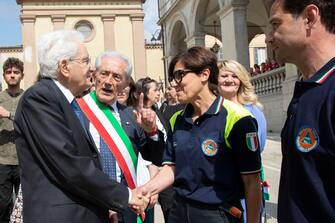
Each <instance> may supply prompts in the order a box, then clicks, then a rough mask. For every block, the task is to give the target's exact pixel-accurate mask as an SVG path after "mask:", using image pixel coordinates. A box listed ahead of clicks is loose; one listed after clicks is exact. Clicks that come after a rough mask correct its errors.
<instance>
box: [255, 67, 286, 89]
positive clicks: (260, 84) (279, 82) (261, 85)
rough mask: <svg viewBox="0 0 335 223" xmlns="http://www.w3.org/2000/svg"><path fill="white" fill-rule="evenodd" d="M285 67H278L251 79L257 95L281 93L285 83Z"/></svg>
mask: <svg viewBox="0 0 335 223" xmlns="http://www.w3.org/2000/svg"><path fill="white" fill-rule="evenodd" d="M285 77H286V73H285V67H279V68H277V69H274V70H271V71H269V72H266V73H262V74H258V75H257V76H254V77H252V78H251V83H252V85H253V86H254V88H255V92H256V94H257V95H267V94H273V93H277V92H281V90H282V87H283V81H285Z"/></svg>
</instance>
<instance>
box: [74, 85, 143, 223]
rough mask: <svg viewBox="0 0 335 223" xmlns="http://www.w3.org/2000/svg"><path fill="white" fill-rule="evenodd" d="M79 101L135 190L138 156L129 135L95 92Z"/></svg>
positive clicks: (130, 186) (131, 187)
mask: <svg viewBox="0 0 335 223" xmlns="http://www.w3.org/2000/svg"><path fill="white" fill-rule="evenodd" d="M77 101H78V104H79V106H80V108H81V110H82V111H83V112H84V113H85V115H86V117H87V118H88V119H89V120H90V122H91V123H92V124H93V125H94V127H95V128H96V129H97V131H98V132H99V134H100V136H101V137H102V138H103V140H104V141H105V143H106V144H107V145H108V147H109V149H110V150H111V152H112V153H113V155H114V157H115V159H116V161H117V163H118V165H119V167H120V169H121V170H122V172H123V174H124V177H125V179H126V181H127V184H128V187H129V188H130V189H134V188H135V187H136V168H137V155H136V154H135V152H134V149H133V146H132V144H131V142H130V140H129V138H128V136H127V134H126V133H125V131H124V130H123V128H122V127H121V125H120V124H119V122H118V121H117V120H116V118H115V117H114V115H113V114H112V112H111V110H110V108H109V107H108V106H107V105H106V104H104V103H101V102H100V101H99V100H98V99H97V96H96V92H95V91H93V92H91V93H90V94H87V95H86V96H84V97H83V98H80V99H77ZM142 219H143V216H142ZM142 219H139V218H138V219H137V221H138V222H139V221H140V222H142V221H141V220H142Z"/></svg>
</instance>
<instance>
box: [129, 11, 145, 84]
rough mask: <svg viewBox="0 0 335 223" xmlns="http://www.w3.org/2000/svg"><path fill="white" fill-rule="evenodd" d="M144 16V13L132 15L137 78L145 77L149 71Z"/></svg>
mask: <svg viewBox="0 0 335 223" xmlns="http://www.w3.org/2000/svg"><path fill="white" fill-rule="evenodd" d="M143 18H144V14H143V13H137V14H131V15H130V19H131V23H132V29H133V50H134V74H135V78H136V79H139V78H142V77H145V76H146V71H147V69H146V55H145V41H144V24H143Z"/></svg>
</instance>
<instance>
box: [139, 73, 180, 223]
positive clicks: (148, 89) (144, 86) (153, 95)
mask: <svg viewBox="0 0 335 223" xmlns="http://www.w3.org/2000/svg"><path fill="white" fill-rule="evenodd" d="M159 90H160V87H159V84H158V83H157V81H155V80H154V79H152V78H150V77H146V78H141V79H139V80H138V81H137V82H136V93H135V98H136V99H138V98H139V95H140V94H141V93H143V96H144V98H143V104H144V107H147V108H151V109H153V110H154V111H155V113H156V115H157V116H156V124H157V127H158V130H159V132H161V133H163V134H164V141H166V139H167V132H168V130H169V125H168V123H166V121H165V119H164V117H163V115H162V113H161V112H160V111H159V110H158V106H157V103H158V101H159V99H160V91H159ZM153 151H155V150H153ZM156 151H157V152H155V154H151V155H152V158H151V159H153V158H155V159H156V160H157V159H158V161H157V163H161V162H162V156H163V154H162V153H161V152H160V151H159V150H156ZM152 153H153V152H152ZM158 201H159V203H160V205H161V208H162V211H163V215H164V220H165V222H168V216H169V211H170V209H171V207H172V204H173V202H174V191H173V188H172V187H168V188H167V189H165V190H163V191H162V192H160V193H159V197H158Z"/></svg>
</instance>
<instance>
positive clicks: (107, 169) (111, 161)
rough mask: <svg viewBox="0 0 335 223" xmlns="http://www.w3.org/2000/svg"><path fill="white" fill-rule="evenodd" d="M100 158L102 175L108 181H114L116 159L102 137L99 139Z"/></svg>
mask: <svg viewBox="0 0 335 223" xmlns="http://www.w3.org/2000/svg"><path fill="white" fill-rule="evenodd" d="M100 156H101V162H102V169H103V171H104V173H105V174H107V175H108V176H109V178H110V179H112V180H116V159H115V157H114V155H113V153H112V152H111V151H110V150H109V147H108V146H107V144H106V143H105V141H104V140H103V138H102V137H100Z"/></svg>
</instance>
